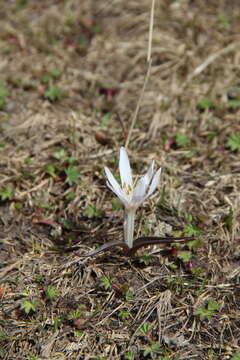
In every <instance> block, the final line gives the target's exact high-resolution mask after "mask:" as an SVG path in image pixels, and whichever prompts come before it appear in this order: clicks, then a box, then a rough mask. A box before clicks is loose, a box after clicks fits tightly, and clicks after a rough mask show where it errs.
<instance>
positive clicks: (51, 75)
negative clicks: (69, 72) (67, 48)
mask: <svg viewBox="0 0 240 360" xmlns="http://www.w3.org/2000/svg"><path fill="white" fill-rule="evenodd" d="M60 75H61V70H59V69H54V70H52V71H50V72H49V73H47V74H45V75H44V76H43V77H42V82H43V83H48V82H49V81H51V80H52V79H56V78H58V77H59V76H60Z"/></svg>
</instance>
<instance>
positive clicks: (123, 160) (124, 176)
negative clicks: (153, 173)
mask: <svg viewBox="0 0 240 360" xmlns="http://www.w3.org/2000/svg"><path fill="white" fill-rule="evenodd" d="M119 172H120V177H121V182H122V187H123V186H124V185H125V186H127V187H128V185H130V186H131V187H132V186H133V181H132V170H131V167H130V164H129V159H128V154H127V152H126V149H125V148H124V147H123V146H122V147H121V149H120V160H119Z"/></svg>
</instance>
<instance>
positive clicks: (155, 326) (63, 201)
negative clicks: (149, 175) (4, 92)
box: [0, 0, 240, 360]
mask: <svg viewBox="0 0 240 360" xmlns="http://www.w3.org/2000/svg"><path fill="white" fill-rule="evenodd" d="M150 6H151V4H150V2H149V1H147V0H138V1H135V0H128V1H126V0H123V1H118V0H112V1H93V0H92V1H91V0H81V1H77V0H68V1H60V0H58V1H57V0H55V1H54V0H51V1H49V0H48V1H47V0H42V1H39V2H35V1H26V2H24V1H8V2H4V3H3V4H1V9H0V16H1V29H0V51H1V59H0V69H1V80H2V86H4V87H5V88H7V89H8V91H9V95H8V96H7V98H6V105H5V106H4V108H3V109H2V111H1V112H0V130H1V133H0V143H1V152H0V155H1V158H0V166H1V175H0V191H1V194H3V193H4V191H5V190H6V188H11V189H12V194H11V195H10V196H9V199H7V200H4V201H3V200H2V201H1V203H0V206H1V207H0V229H1V232H0V234H1V235H0V237H1V238H0V246H1V252H0V261H1V264H0V265H1V268H0V280H1V287H0V296H1V313H0V346H1V350H0V358H2V359H29V360H30V359H43V358H45V359H92V360H94V359H126V354H128V353H130V352H132V353H134V354H135V359H158V358H159V359H160V356H165V357H164V358H163V359H164V360H165V359H171V360H172V359H174V360H175V359H176V360H177V359H183V360H185V359H204V360H206V359H222V360H223V359H224V358H231V357H232V355H233V354H236V353H239V346H240V344H239V338H240V331H239V327H240V321H239V316H240V313H239V302H240V285H239V277H240V267H239V258H240V247H239V217H240V213H239V209H240V198H239V190H240V172H239V165H240V161H239V151H236V152H233V151H230V149H229V148H227V147H226V143H227V140H228V138H229V136H230V135H232V134H235V133H240V122H239V115H240V112H239V111H240V110H239V108H238V107H236V108H235V109H232V108H231V107H230V106H229V97H231V98H233V99H235V100H237V99H239V92H240V90H239V88H238V86H239V79H238V78H239V75H240V67H239V66H240V65H239V59H240V38H239V30H240V25H239V24H240V11H239V4H238V1H233V0H232V1H231V2H230V1H228V0H221V1H219V0H208V1H206V0H199V1H190V0H184V1H174V2H173V1H157V0H156V8H155V26H154V32H153V43H152V69H151V76H150V79H149V82H148V84H147V88H146V91H145V93H144V96H143V100H142V101H141V107H140V112H139V114H138V117H137V121H136V125H135V127H134V129H133V132H132V134H131V139H130V142H129V153H130V156H131V160H132V162H133V164H134V168H135V170H136V172H137V173H141V172H142V171H144V170H145V169H146V167H147V165H148V164H149V163H150V161H151V159H156V161H157V164H158V165H159V166H162V167H163V169H164V176H163V179H162V182H161V190H160V196H161V201H158V200H159V194H155V196H154V197H153V198H152V200H151V201H150V202H149V203H146V204H145V206H144V207H143V208H142V209H141V210H140V211H139V212H138V221H137V226H136V231H137V232H138V234H145V235H146V234H147V235H149V234H153V233H155V232H157V233H158V234H165V233H167V234H176V233H177V234H187V235H188V234H189V233H190V232H191V226H192V225H194V226H195V228H194V230H195V232H196V231H197V238H200V239H201V240H202V244H201V246H200V247H198V248H196V249H193V250H191V249H190V251H191V256H192V258H191V263H189V262H187V261H185V262H184V261H182V260H181V258H180V257H181V254H182V253H181V251H183V250H184V251H185V250H187V251H188V250H189V249H188V247H187V246H186V247H184V246H181V248H180V250H179V251H178V252H177V253H176V254H174V253H173V252H172V253H169V251H167V250H166V251H161V252H160V251H159V249H158V248H156V247H152V248H149V249H145V250H144V251H143V250H141V251H140V252H139V253H138V254H137V255H138V256H136V257H135V258H134V259H126V258H124V256H123V255H122V253H121V252H120V251H118V250H117V251H116V252H114V253H104V254H103V255H98V256H96V257H93V258H87V259H81V258H79V257H78V254H80V253H84V252H86V251H88V250H91V249H93V248H94V247H97V246H99V245H101V244H102V243H104V242H105V241H107V240H110V239H118V238H122V212H121V210H120V209H119V210H113V209H112V204H111V202H112V200H113V195H112V194H111V193H110V191H108V190H107V189H106V186H105V179H104V174H103V171H102V169H103V166H104V165H106V164H107V165H108V166H109V167H110V168H111V169H112V170H113V171H114V172H116V171H117V158H118V149H119V147H120V146H121V145H122V144H124V143H125V141H126V136H127V133H128V130H129V127H130V124H131V120H132V116H133V114H134V112H135V109H136V104H137V102H138V99H139V95H140V92H141V89H142V86H143V82H144V77H145V75H146V69H147V62H146V58H147V49H148V36H149V35H148V29H149V16H150ZM56 69H58V70H60V72H61V73H60V75H58V76H56V78H54V76H52V77H51V78H50V79H48V82H46V78H44V76H45V75H46V74H49V73H50V72H51V71H53V70H56ZM52 85H57V86H59V87H60V88H61V89H62V91H63V92H64V95H63V96H62V97H61V98H60V99H59V100H58V101H55V102H51V101H49V100H48V99H47V98H46V97H44V92H45V91H46V90H47V88H48V87H50V86H52ZM109 89H110V90H109ZM233 93H234V94H233ZM203 97H207V98H208V99H211V100H212V102H213V103H212V105H211V107H210V108H208V109H206V110H204V111H203V110H201V109H199V105H198V104H199V102H200V100H201V99H202V98H203ZM178 133H180V134H184V135H186V136H187V139H188V140H189V143H188V144H186V145H182V146H181V145H177V144H176V134H178ZM62 149H64V151H65V155H66V157H67V159H62V160H61V161H59V160H57V159H56V158H54V154H55V153H56V151H58V152H59V151H60V150H62ZM189 152H192V155H191V156H190V157H186V154H189ZM69 158H76V160H72V161H73V164H72V165H71V160H69ZM49 165H51V168H49V167H48V166H49ZM70 166H74V167H75V169H77V171H79V173H80V179H79V181H78V184H74V183H73V184H69V183H68V182H66V173H65V171H66V169H69V167H70ZM46 169H48V172H47V171H46ZM51 169H52V171H54V172H55V175H54V174H52V175H54V176H50V175H49V171H50V172H51ZM70 191H71V192H73V193H74V195H73V199H69V198H68V197H67V194H69V192H70ZM1 196H2V197H3V195H1ZM156 203H158V205H157V206H156ZM89 204H94V205H95V206H96V208H97V209H99V210H101V211H100V212H97V213H96V212H95V215H96V216H95V217H91V214H89V213H88V214H87V213H86V209H88V210H89ZM93 215H94V214H93ZM44 222H45V223H44ZM46 222H47V223H46ZM189 224H190V225H189ZM199 229H200V230H201V233H199ZM74 246H78V249H76V248H74ZM144 254H151V262H150V263H149V264H148V265H144V263H142V262H140V260H141V259H143V258H141V257H140V256H141V255H144ZM145 260H146V259H145ZM76 261H77V262H76ZM101 277H107V278H109V279H110V280H111V286H110V288H109V289H105V288H104V286H103V285H102V282H101V280H100V279H101ZM48 286H52V287H54V288H55V289H57V290H58V296H57V295H56V297H55V298H53V299H52V300H49V299H48V298H47V296H46V289H47V287H48ZM211 299H214V300H215V301H216V303H217V304H218V310H216V311H213V314H212V316H210V318H209V319H207V318H206V317H205V318H201V317H200V316H199V315H197V314H196V312H197V311H199V309H201V308H205V309H206V306H207V304H208V303H209V300H211ZM26 300H27V301H38V302H39V305H38V306H37V307H36V310H35V311H32V312H29V314H26V313H25V312H24V311H23V310H21V305H22V304H24V302H25V301H26ZM79 305H82V306H83V305H85V308H84V309H81V308H80V310H79ZM121 309H124V310H125V311H126V312H127V313H128V316H129V317H128V318H127V319H124V318H123V316H124V315H123V314H124V313H123V310H121ZM77 310H79V311H80V312H79V313H77V314H75V319H73V318H72V317H73V316H71V314H72V312H73V311H75V312H76V311H77ZM121 314H122V315H123V316H121ZM125 315H126V313H125ZM126 316H127V315H126ZM145 323H147V324H149V325H151V329H150V330H149V331H148V332H146V333H145V334H139V332H138V330H139V329H141V328H142V326H143V325H144V324H145ZM156 343H159V344H160V349H159V350H158V352H156V354H152V355H146V354H145V355H144V351H145V350H146V346H151V345H152V344H155V345H156ZM129 356H130V355H129ZM129 358H130V357H129Z"/></svg>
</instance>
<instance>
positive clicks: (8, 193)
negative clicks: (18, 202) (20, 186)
mask: <svg viewBox="0 0 240 360" xmlns="http://www.w3.org/2000/svg"><path fill="white" fill-rule="evenodd" d="M12 197H13V190H12V189H11V188H10V187H6V188H3V189H2V190H0V198H1V200H2V201H5V200H10V199H11V198H12Z"/></svg>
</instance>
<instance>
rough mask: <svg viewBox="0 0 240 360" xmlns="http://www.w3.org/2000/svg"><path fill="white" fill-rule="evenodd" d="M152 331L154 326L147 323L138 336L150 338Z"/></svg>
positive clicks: (138, 332)
mask: <svg viewBox="0 0 240 360" xmlns="http://www.w3.org/2000/svg"><path fill="white" fill-rule="evenodd" d="M151 330H152V325H151V324H150V323H149V322H145V324H143V325H142V326H141V327H140V329H139V330H138V331H137V335H144V336H148V335H149V333H150V331H151Z"/></svg>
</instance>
